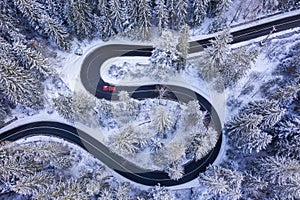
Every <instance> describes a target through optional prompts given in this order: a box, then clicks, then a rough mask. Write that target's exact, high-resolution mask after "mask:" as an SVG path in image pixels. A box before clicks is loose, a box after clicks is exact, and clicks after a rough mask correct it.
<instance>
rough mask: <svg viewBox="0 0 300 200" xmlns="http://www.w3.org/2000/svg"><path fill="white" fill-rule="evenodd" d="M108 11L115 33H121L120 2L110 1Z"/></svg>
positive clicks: (116, 0)
mask: <svg viewBox="0 0 300 200" xmlns="http://www.w3.org/2000/svg"><path fill="white" fill-rule="evenodd" d="M109 10H110V17H111V19H112V22H113V27H114V28H115V31H116V32H117V33H121V32H123V30H124V27H123V16H122V15H123V13H122V2H121V1H120V0H111V1H110V2H109Z"/></svg>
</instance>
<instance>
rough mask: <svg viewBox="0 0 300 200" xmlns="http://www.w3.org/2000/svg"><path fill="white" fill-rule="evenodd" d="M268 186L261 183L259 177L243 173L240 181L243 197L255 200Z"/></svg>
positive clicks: (263, 182) (265, 183)
mask: <svg viewBox="0 0 300 200" xmlns="http://www.w3.org/2000/svg"><path fill="white" fill-rule="evenodd" d="M267 186H268V183H267V182H265V181H263V180H262V179H261V177H260V176H254V175H253V174H251V173H249V172H245V173H244V179H243V181H242V192H243V197H244V198H245V196H246V197H249V198H252V199H257V198H260V197H261V193H263V192H264V191H263V189H265V188H266V187H267Z"/></svg>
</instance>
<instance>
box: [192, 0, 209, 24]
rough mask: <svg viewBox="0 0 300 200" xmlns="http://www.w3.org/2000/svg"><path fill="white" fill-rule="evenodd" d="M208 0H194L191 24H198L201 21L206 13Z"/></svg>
mask: <svg viewBox="0 0 300 200" xmlns="http://www.w3.org/2000/svg"><path fill="white" fill-rule="evenodd" d="M208 3H209V0H194V1H193V4H192V10H193V13H192V20H191V24H192V26H193V27H194V26H199V25H201V23H202V20H203V18H204V16H205V15H206V11H207V8H208Z"/></svg>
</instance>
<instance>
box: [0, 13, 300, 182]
mask: <svg viewBox="0 0 300 200" xmlns="http://www.w3.org/2000/svg"><path fill="white" fill-rule="evenodd" d="M273 26H274V27H275V29H276V31H277V32H278V31H283V30H287V29H290V28H294V27H300V15H295V16H292V17H287V18H284V19H280V20H274V21H273V22H268V23H265V24H260V25H257V26H253V27H248V28H245V29H242V30H239V31H235V32H232V35H233V41H232V43H238V42H242V41H247V40H250V39H254V38H257V37H260V36H265V35H268V34H269V33H270V32H271V31H272V29H273ZM210 39H213V38H210V37H209V38H205V39H201V40H198V41H193V42H191V43H190V51H189V53H196V52H198V51H201V50H202V49H203V47H206V46H208V45H209V40H210ZM152 50H153V48H152V47H151V46H134V45H133V46H131V45H109V46H104V47H101V48H99V49H96V50H95V51H94V52H92V53H90V54H89V55H88V56H87V57H86V59H85V61H84V63H83V66H82V70H81V75H80V76H81V81H82V83H83V85H84V87H85V89H86V90H88V91H89V92H90V93H92V94H93V95H95V96H96V97H98V98H106V99H111V100H114V99H116V96H115V94H113V95H110V94H107V93H103V92H102V90H101V86H103V84H107V83H104V81H103V80H102V79H101V77H100V73H99V71H100V70H99V68H100V67H101V63H103V62H104V61H105V60H107V59H109V58H112V57H117V56H150V55H151V51H152ZM153 87H154V86H142V85H141V87H140V88H139V89H137V88H136V87H135V88H134V91H131V90H130V89H133V88H130V87H124V88H119V89H121V90H122V89H125V90H128V91H129V92H131V95H132V96H133V97H134V98H150V97H155V96H156V95H157V93H155V92H154V91H153V89H154V88H153ZM168 87H171V89H172V91H173V92H174V93H178V94H176V95H183V97H182V98H181V99H186V101H188V100H189V99H190V95H189V93H190V92H192V93H195V92H194V91H191V90H188V89H186V88H182V87H178V86H168ZM146 90H147V92H143V91H146ZM149 90H150V91H151V90H152V92H149ZM192 96H194V95H192ZM196 97H197V99H198V100H199V101H200V103H201V105H202V106H203V107H204V108H205V109H207V110H208V111H210V112H211V113H212V115H211V120H212V121H213V123H214V124H215V127H216V128H218V129H219V131H220V133H221V127H222V125H221V124H220V121H219V119H218V115H217V113H216V112H215V111H214V108H212V106H211V105H210V103H209V102H208V101H207V100H206V99H204V98H203V97H202V96H201V95H199V94H196ZM33 135H51V136H57V137H61V138H64V139H66V140H69V141H71V142H74V143H76V144H78V145H79V146H81V147H83V148H85V149H87V150H88V151H89V152H90V153H92V154H93V155H94V156H95V157H97V158H98V159H100V160H101V161H102V162H103V163H104V164H106V165H107V166H108V167H110V168H112V169H114V170H115V171H116V172H118V173H120V174H121V175H123V176H124V177H126V178H128V179H131V180H133V181H136V182H138V183H141V184H145V185H155V184H157V183H160V184H161V185H166V186H171V185H177V184H182V183H185V182H188V181H190V180H192V179H194V178H197V177H198V174H199V172H201V171H204V170H205V168H206V166H207V165H208V164H209V163H212V162H213V161H214V159H215V158H216V157H217V154H218V152H219V149H220V146H221V140H222V137H220V139H219V141H218V143H217V145H216V147H215V148H214V149H213V150H212V151H211V152H210V153H209V154H208V155H207V156H206V157H205V158H203V159H202V160H200V161H197V162H195V161H193V162H191V163H189V164H187V165H186V166H185V172H186V174H185V176H184V177H183V178H182V179H180V180H178V181H173V180H170V179H169V178H168V176H167V174H165V173H163V172H159V171H153V172H152V171H148V170H145V169H142V168H139V167H138V166H136V165H134V164H133V163H130V162H129V161H127V160H125V159H124V158H122V157H120V156H118V155H116V154H112V153H111V152H110V151H109V150H108V148H107V147H106V146H105V145H103V144H102V143H100V142H99V141H97V140H95V139H94V138H92V137H91V136H89V135H88V134H87V133H84V132H83V131H81V130H79V129H77V128H75V127H71V126H69V125H66V124H61V123H56V122H47V121H45V122H35V123H30V124H25V125H22V126H19V127H17V128H14V129H11V130H9V131H6V132H4V133H3V134H1V135H0V140H1V141H3V140H9V141H14V140H17V139H20V138H23V137H28V136H33ZM220 135H221V134H220Z"/></svg>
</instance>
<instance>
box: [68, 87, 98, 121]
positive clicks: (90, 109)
mask: <svg viewBox="0 0 300 200" xmlns="http://www.w3.org/2000/svg"><path fill="white" fill-rule="evenodd" d="M72 99H73V101H72V110H73V112H74V119H75V120H76V121H79V122H81V123H83V124H85V125H90V126H91V125H92V126H96V125H98V123H97V121H96V111H95V110H96V99H95V98H94V97H93V96H91V95H89V94H86V93H83V92H77V93H74V94H73V97H72Z"/></svg>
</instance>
